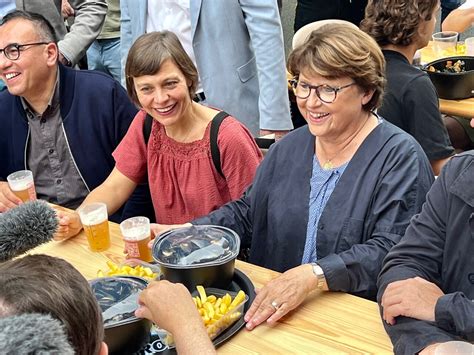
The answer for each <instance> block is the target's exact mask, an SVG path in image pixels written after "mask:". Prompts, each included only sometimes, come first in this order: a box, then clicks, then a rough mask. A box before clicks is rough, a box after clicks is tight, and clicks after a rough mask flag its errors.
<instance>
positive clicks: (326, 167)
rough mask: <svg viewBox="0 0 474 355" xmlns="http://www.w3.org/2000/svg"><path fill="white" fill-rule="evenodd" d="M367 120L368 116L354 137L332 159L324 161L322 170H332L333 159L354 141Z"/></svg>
mask: <svg viewBox="0 0 474 355" xmlns="http://www.w3.org/2000/svg"><path fill="white" fill-rule="evenodd" d="M369 118H370V115H369V116H368V117H367V118H366V119H365V122H364V124H363V125H362V126H361V127H360V128H359V129H358V130H357V132H356V134H354V136H353V137H352V138H351V139H350V140H349V142H347V143H346V144H345V145H344V147H342V149H341V150H339V151H338V152H337V153H336V154H335V155H334V156H333V157H332V158H330V159H327V160H326V162H325V163H324V164H323V166H322V168H323V170H331V169H334V165H333V163H332V161H333V160H334V159H336V158H337V157H338V156H339V154H341V153H342V152H343V151H345V150H346V148H347V147H348V146H349V145H350V144H351V143H352V142H353V141H354V139H355V138H356V137H357V136H358V135H359V133H360V131H362V128H364V127H365V125H366V124H367V121H368V120H369Z"/></svg>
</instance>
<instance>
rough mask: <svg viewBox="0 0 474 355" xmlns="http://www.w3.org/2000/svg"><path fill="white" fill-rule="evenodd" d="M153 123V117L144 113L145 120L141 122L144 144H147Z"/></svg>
mask: <svg viewBox="0 0 474 355" xmlns="http://www.w3.org/2000/svg"><path fill="white" fill-rule="evenodd" d="M152 124H153V117H151V116H150V115H149V114H146V117H145V122H144V123H143V137H144V138H145V146H147V145H148V140H149V139H150V134H151V125H152Z"/></svg>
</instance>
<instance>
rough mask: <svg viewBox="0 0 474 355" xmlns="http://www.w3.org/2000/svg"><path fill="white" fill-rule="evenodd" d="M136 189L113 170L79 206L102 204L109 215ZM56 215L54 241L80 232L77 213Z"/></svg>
mask: <svg viewBox="0 0 474 355" xmlns="http://www.w3.org/2000/svg"><path fill="white" fill-rule="evenodd" d="M136 187H137V184H136V183H135V182H134V181H132V180H130V179H129V178H128V177H126V176H125V175H124V174H122V173H121V172H120V171H119V170H118V169H117V168H114V169H113V170H112V172H111V173H110V175H109V176H108V178H107V179H106V180H105V181H104V182H103V183H102V184H101V185H99V186H98V187H96V188H95V189H94V190H93V191H92V192H91V193H90V194H89V195H87V197H86V198H85V200H84V202H82V204H81V206H83V205H85V204H87V203H92V202H103V203H105V204H106V205H107V213H108V214H109V215H111V214H113V213H115V212H116V211H117V210H118V209H119V208H120V207H121V206H122V205H123V204H124V203H125V201H127V199H128V198H129V197H130V195H131V194H132V193H133V191H134V190H135V188H136ZM79 208H80V207H79ZM57 213H58V217H59V228H58V232H57V233H56V234H55V236H54V238H55V239H56V240H63V239H67V238H70V237H73V236H75V235H76V234H78V233H79V232H80V231H81V229H82V224H81V220H80V218H79V214H78V213H77V212H66V211H62V210H59V211H57Z"/></svg>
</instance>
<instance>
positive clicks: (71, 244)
mask: <svg viewBox="0 0 474 355" xmlns="http://www.w3.org/2000/svg"><path fill="white" fill-rule="evenodd" d="M109 226H110V232H111V247H110V248H109V249H108V250H106V251H104V252H100V253H97V252H96V253H94V252H91V251H90V250H89V248H88V245H87V239H86V237H85V234H84V233H83V232H82V233H80V234H79V235H78V236H77V237H75V238H72V239H70V240H67V241H64V242H55V241H53V242H50V243H47V244H45V245H43V246H40V247H38V248H36V249H34V250H32V251H31V252H30V253H32V254H38V253H44V254H48V255H53V256H57V257H62V258H64V259H66V260H67V261H69V262H70V263H71V264H72V265H74V266H75V267H76V268H77V269H78V270H79V271H80V272H81V273H82V274H83V275H84V276H85V277H86V278H87V279H92V278H94V277H95V276H96V273H97V270H98V269H107V266H106V261H107V260H112V261H114V262H116V263H120V262H122V261H123V260H124V254H123V242H122V238H121V236H120V231H119V227H118V225H117V224H115V223H112V222H110V223H109ZM236 267H237V268H239V269H240V270H242V271H243V272H244V273H245V274H246V275H247V276H248V277H249V278H250V279H251V280H252V282H253V283H254V285H255V286H256V287H261V286H263V285H264V284H265V283H267V282H268V281H269V280H271V279H272V278H274V277H276V276H278V273H277V272H275V271H272V270H268V269H265V268H262V267H259V266H256V265H252V264H249V263H245V262H242V261H239V260H237V262H236ZM218 352H219V354H236V353H245V354H278V353H312V354H333V353H339V354H367V353H373V354H389V353H392V346H391V343H390V340H389V338H388V336H387V334H386V333H385V330H384V328H383V326H382V322H381V320H380V316H379V313H378V306H377V304H376V303H375V302H371V301H368V300H365V299H362V298H359V297H355V296H352V295H349V294H345V293H338V292H319V291H315V292H314V293H313V294H312V295H310V297H308V299H307V300H306V302H305V303H304V304H303V305H302V306H300V307H299V308H298V309H297V310H295V311H293V312H292V313H290V314H289V315H287V316H286V317H285V318H284V319H283V320H281V321H280V322H278V323H277V324H276V325H275V326H273V327H270V326H268V325H266V324H264V325H261V326H259V327H257V328H256V329H254V330H253V331H251V332H250V331H247V330H246V329H243V330H242V331H240V332H239V333H238V334H236V335H235V336H234V337H232V338H231V340H230V341H227V342H226V343H224V344H223V345H222V346H220V347H219V348H218Z"/></svg>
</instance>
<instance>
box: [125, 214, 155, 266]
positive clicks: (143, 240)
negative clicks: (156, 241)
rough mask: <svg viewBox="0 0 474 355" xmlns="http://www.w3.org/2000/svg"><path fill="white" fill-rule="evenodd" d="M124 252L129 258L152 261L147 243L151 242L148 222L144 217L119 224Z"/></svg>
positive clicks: (133, 218)
mask: <svg viewBox="0 0 474 355" xmlns="http://www.w3.org/2000/svg"><path fill="white" fill-rule="evenodd" d="M120 230H121V231H122V235H123V240H124V242H125V250H126V252H127V254H128V256H129V257H131V258H138V259H140V260H143V261H147V262H150V261H153V257H152V255H151V249H150V248H148V243H149V242H150V240H151V231H150V220H149V219H148V218H146V217H132V218H129V219H126V220H125V221H123V222H122V223H120Z"/></svg>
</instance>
